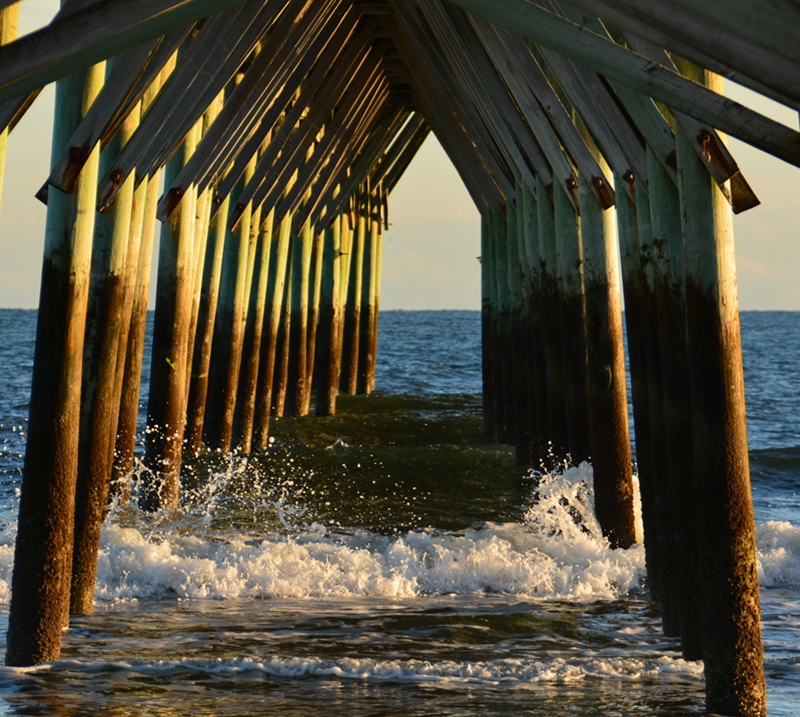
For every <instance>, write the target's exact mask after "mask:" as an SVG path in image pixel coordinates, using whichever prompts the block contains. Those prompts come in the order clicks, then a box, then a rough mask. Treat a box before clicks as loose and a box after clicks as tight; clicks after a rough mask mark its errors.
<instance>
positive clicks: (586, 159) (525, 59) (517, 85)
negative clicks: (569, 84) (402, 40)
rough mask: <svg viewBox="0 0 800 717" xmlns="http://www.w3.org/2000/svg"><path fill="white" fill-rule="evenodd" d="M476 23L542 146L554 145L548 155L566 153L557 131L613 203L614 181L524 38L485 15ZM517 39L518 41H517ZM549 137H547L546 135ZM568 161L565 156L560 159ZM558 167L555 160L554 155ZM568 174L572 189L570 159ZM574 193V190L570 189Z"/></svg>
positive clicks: (602, 197)
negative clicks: (486, 18)
mask: <svg viewBox="0 0 800 717" xmlns="http://www.w3.org/2000/svg"><path fill="white" fill-rule="evenodd" d="M474 22H475V27H476V30H477V31H478V33H479V35H480V38H481V40H482V41H483V42H484V45H485V46H486V49H487V50H488V52H489V54H490V56H491V57H492V60H493V62H494V63H495V65H496V67H497V69H498V71H499V72H500V73H501V74H502V75H503V79H504V80H505V81H506V84H507V85H508V87H509V90H510V91H511V93H512V95H513V96H514V99H515V100H516V102H517V104H518V106H519V107H520V108H521V109H522V111H523V112H524V113H525V116H526V118H527V119H528V122H529V124H531V127H532V128H534V131H536V135H537V137H538V138H539V141H540V143H541V144H542V147H543V148H546V147H551V149H550V153H548V158H551V156H552V155H555V158H556V159H557V158H558V155H562V156H563V149H562V148H561V145H560V143H559V139H558V137H556V132H558V135H559V137H560V138H561V140H562V141H563V142H564V144H565V146H566V148H567V151H568V152H569V153H570V155H571V156H572V159H573V161H574V162H575V163H576V165H577V167H578V169H579V170H580V171H581V172H583V173H584V174H585V175H586V176H588V177H591V184H590V186H591V187H592V188H593V189H592V191H594V192H595V195H596V196H597V199H598V201H599V202H600V203H601V204H602V205H603V207H604V208H605V209H608V208H609V207H611V206H613V205H614V190H613V185H612V184H611V182H610V181H609V179H608V178H607V177H605V176H604V174H603V171H602V170H601V169H600V165H599V164H598V163H597V160H596V159H595V158H594V156H593V155H592V153H591V151H590V150H589V148H588V147H587V146H586V142H585V141H584V140H583V138H582V137H581V136H580V135H579V134H578V131H577V129H576V128H575V125H574V124H572V120H571V119H570V118H569V116H568V115H567V112H566V110H565V109H564V107H563V105H562V104H561V102H560V101H559V99H558V97H557V96H556V94H555V92H554V91H553V89H552V87H550V85H549V83H548V82H547V78H546V77H545V75H544V73H543V72H542V70H541V68H540V67H539V66H538V64H536V60H534V58H533V56H532V55H531V54H530V52H529V51H528V49H527V47H525V44H524V42H523V41H522V38H520V37H519V36H518V35H514V33H509V32H508V31H506V30H500V29H498V31H495V28H494V26H492V25H491V24H490V23H488V22H487V21H486V20H484V19H483V18H475V21H474ZM517 40H518V42H517ZM545 138H548V139H545ZM561 161H562V162H565V160H563V159H562V160H561ZM551 164H552V166H553V168H554V170H555V168H556V166H557V165H556V163H555V162H554V161H553V160H552V159H551ZM567 171H568V174H566V176H561V177H560V178H561V181H562V183H563V185H564V187H566V188H567V190H568V191H569V189H570V186H571V185H573V183H574V182H573V180H574V179H575V173H574V172H573V170H572V167H571V166H570V165H569V164H568V163H567ZM570 194H572V192H570Z"/></svg>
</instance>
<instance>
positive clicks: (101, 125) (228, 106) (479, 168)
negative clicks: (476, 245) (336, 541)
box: [0, 0, 781, 717]
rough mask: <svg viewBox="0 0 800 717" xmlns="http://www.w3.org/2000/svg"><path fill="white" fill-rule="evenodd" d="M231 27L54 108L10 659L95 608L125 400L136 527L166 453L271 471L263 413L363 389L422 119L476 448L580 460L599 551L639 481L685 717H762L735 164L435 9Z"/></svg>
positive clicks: (322, 6) (648, 113) (82, 90)
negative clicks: (455, 255)
mask: <svg viewBox="0 0 800 717" xmlns="http://www.w3.org/2000/svg"><path fill="white" fill-rule="evenodd" d="M542 1H543V2H544V4H546V5H548V7H551V6H552V7H553V8H555V9H558V8H557V6H560V4H558V3H550V2H549V1H547V2H545V0H542ZM190 4H191V3H190ZM459 4H464V5H468V6H469V5H478V6H480V9H482V10H483V11H484V12H486V13H488V14H489V15H491V14H492V13H497V14H498V15H499V16H503V13H504V12H505V11H506V10H508V8H509V7H510V5H511V4H513V3H509V2H508V1H504V2H503V3H499V2H498V3H486V4H481V3H472V2H466V0H461V2H460V3H459ZM235 5H236V3H234V2H231V3H230V6H231V8H229V9H228V11H221V12H219V13H217V14H216V15H213V16H212V17H210V18H204V17H202V16H200V15H198V16H197V18H196V19H198V20H200V22H199V23H197V24H195V25H191V26H189V27H187V28H184V29H182V30H176V26H172V25H169V26H167V24H165V25H164V26H163V27H161V26H160V25H159V28H160V29H159V30H158V32H157V31H156V30H155V29H154V30H152V37H153V38H156V37H157V36H158V35H159V33H162V32H167V31H169V33H170V34H168V35H164V36H163V37H161V38H160V39H158V40H155V41H154V44H151V45H149V46H148V45H143V46H142V47H139V48H134V49H131V50H129V52H127V53H125V54H123V55H120V56H119V57H118V58H117V59H116V60H109V61H108V62H107V63H105V64H102V63H101V64H100V65H95V66H93V67H91V68H90V69H85V70H83V71H81V72H79V73H77V74H74V75H72V76H69V77H67V78H66V79H62V80H60V81H59V82H58V83H57V87H56V121H55V126H54V136H53V173H52V174H51V177H50V179H49V180H48V184H47V185H45V187H43V189H42V190H40V193H39V195H37V196H39V197H40V198H41V199H42V200H43V201H46V203H47V227H46V240H45V251H44V262H43V271H42V287H41V298H40V311H39V316H38V326H37V342H36V350H35V364H34V371H33V384H32V390H31V402H30V420H29V429H28V443H27V448H26V456H25V467H24V482H23V489H22V495H21V502H20V517H19V528H18V537H17V546H16V553H15V563H14V575H13V579H12V599H11V606H10V616H9V638H8V651H7V657H6V659H7V662H8V664H11V665H29V664H35V663H39V662H43V661H48V660H54V659H57V658H58V656H59V653H60V635H61V628H62V626H63V625H66V624H68V619H69V615H70V614H86V613H90V612H91V610H92V602H93V601H92V596H93V591H94V583H95V577H96V568H97V556H98V548H99V539H100V526H101V524H102V522H103V519H104V517H105V515H106V513H107V510H108V505H109V500H110V496H111V493H112V491H115V492H117V493H118V497H119V499H120V500H129V499H130V496H129V495H127V494H126V491H127V490H128V488H127V487H126V486H127V485H128V483H127V480H126V479H127V478H128V477H129V476H130V475H131V472H132V470H133V464H134V448H135V444H136V440H137V439H136V428H137V417H138V407H139V404H140V402H142V403H145V404H146V406H147V426H146V431H145V451H144V457H143V467H142V470H141V471H139V473H140V476H141V477H140V483H139V486H138V495H139V505H140V507H141V508H143V509H144V510H147V511H160V510H165V511H174V510H177V509H178V508H179V503H180V487H181V486H180V478H181V468H182V462H183V458H184V456H187V455H189V456H195V455H198V454H199V453H200V452H201V451H202V450H206V449H210V450H213V451H218V452H220V453H223V454H227V453H231V452H238V453H240V454H248V453H251V452H254V451H260V450H263V449H264V448H265V447H266V446H267V444H268V440H269V429H270V421H271V420H272V418H273V417H277V416H284V415H289V416H305V415H307V414H309V413H310V411H311V409H312V405H313V407H314V410H315V412H316V414H317V415H321V416H324V415H330V414H332V413H333V412H334V411H335V404H336V396H337V394H338V393H340V392H345V393H351V394H352V393H370V392H371V391H372V390H373V388H374V379H375V360H376V353H377V323H378V311H379V296H380V274H381V247H382V231H383V229H384V228H385V226H386V225H387V196H388V194H389V193H390V192H391V190H392V189H393V187H394V186H395V185H396V183H397V181H398V180H399V178H400V176H401V175H402V173H403V171H404V170H405V168H406V167H407V166H408V164H409V163H410V161H411V160H412V159H413V157H414V155H415V153H416V151H417V150H418V149H419V147H420V145H421V143H422V141H424V139H425V136H426V135H427V133H428V131H429V129H428V126H429V124H430V127H431V128H432V129H433V130H434V131H435V132H436V134H437V136H438V138H439V139H440V141H441V143H442V146H443V147H444V148H445V150H446V151H447V153H448V155H449V156H450V158H451V159H452V161H453V163H454V164H455V166H456V168H457V169H458V171H459V173H460V175H461V177H462V179H463V180H464V182H465V185H466V187H467V189H468V191H469V192H470V194H471V196H472V198H473V200H474V201H475V204H476V206H477V207H478V208H479V210H480V213H481V229H482V239H481V242H482V248H481V266H482V282H481V289H482V338H483V357H482V361H483V364H482V367H483V378H484V390H483V394H484V419H485V421H484V424H485V431H486V434H487V436H490V437H491V438H492V439H493V440H496V441H497V442H498V443H500V444H507V445H512V446H514V451H515V454H516V458H517V462H518V463H519V464H520V465H521V466H525V467H534V468H545V469H548V470H549V469H553V468H554V467H558V466H564V465H568V464H570V463H571V464H575V465H577V464H580V463H582V462H583V461H588V462H590V463H591V465H592V468H593V480H594V495H595V509H596V513H597V517H598V521H599V523H600V525H601V528H602V530H603V533H604V535H605V537H606V538H607V540H608V542H609V545H610V546H611V547H614V548H623V549H624V548H628V547H630V546H631V545H633V544H634V542H636V540H637V536H636V534H635V521H634V509H633V504H634V500H633V499H634V480H633V473H632V455H635V457H636V462H637V466H638V480H639V487H640V493H641V502H642V520H643V525H644V541H645V549H646V564H647V588H648V589H649V592H650V595H651V598H652V599H653V600H654V601H655V602H656V603H657V604H658V605H659V607H660V610H661V614H662V618H663V627H664V632H665V633H666V634H667V635H668V636H670V637H675V638H678V639H680V642H681V646H682V649H683V652H684V655H685V656H686V657H687V658H690V659H700V658H702V659H703V660H704V662H705V674H706V683H707V707H708V709H709V711H711V712H716V713H722V714H737V715H740V714H741V715H747V716H748V717H749V716H750V715H753V716H756V715H758V716H760V715H763V714H765V710H766V706H765V705H766V702H765V694H764V673H763V665H762V662H763V650H762V646H761V638H760V628H759V619H760V614H759V600H758V583H757V576H756V562H755V529H754V521H753V513H752V500H751V497H750V486H749V467H748V456H747V437H746V425H745V412H744V391H743V379H742V363H741V346H740V338H739V320H738V308H737V297H736V279H735V267H734V254H733V237H732V231H731V217H730V214H731V209H730V206H729V201H733V202H734V203H735V202H736V201H740V202H741V196H739V199H737V198H736V196H735V194H736V193H735V192H733V191H731V192H730V193H729V195H728V196H726V195H725V194H724V192H723V189H722V188H721V185H722V186H723V187H724V186H726V185H725V182H726V181H727V180H729V179H730V178H731V177H733V176H735V174H736V172H737V171H738V169H737V168H736V165H735V162H734V161H733V159H732V158H730V157H729V155H727V154H726V152H727V150H725V148H724V145H723V144H722V142H721V140H720V138H719V137H718V136H717V134H716V132H715V130H714V129H713V128H712V127H710V126H706V125H703V124H700V123H699V122H698V121H697V120H693V119H691V118H689V117H687V116H686V115H681V114H680V113H679V112H673V111H672V110H670V109H669V108H667V107H663V108H656V106H655V105H654V104H653V103H652V102H650V100H649V99H648V98H647V97H644V96H641V95H637V94H636V92H634V91H633V90H631V89H630V88H626V86H621V85H619V84H617V83H616V82H615V81H612V79H613V78H612V79H609V77H610V76H607V78H606V80H602V79H601V78H600V77H599V76H598V75H595V74H594V73H593V72H590V71H589V70H587V69H585V68H582V67H578V66H577V65H572V64H570V63H569V62H568V61H566V60H565V59H564V57H560V56H559V55H557V54H556V53H554V52H552V51H550V50H548V49H546V48H542V47H537V48H532V47H531V46H529V45H526V44H525V41H524V40H523V39H522V37H520V36H519V35H517V34H516V33H515V32H512V31H509V30H504V29H502V28H501V27H499V26H492V25H491V23H489V22H488V21H486V20H484V19H482V18H480V17H478V16H475V15H471V14H467V13H464V12H463V11H461V10H457V9H456V8H455V7H454V6H452V5H449V4H447V5H444V4H442V3H440V2H439V1H438V0H390V2H388V4H387V3H355V4H350V3H342V2H338V1H337V0H326V1H325V2H313V3H312V2H307V0H293V1H292V2H291V3H288V4H287V3H281V2H278V1H277V0H267V1H266V2H263V3H259V2H249V3H240V6H236V7H234V6H235ZM501 6H502V7H501ZM103 7H105V5H104V6H103ZM287 7H288V8H289V10H286V8H287ZM534 7H535V6H533V5H532V4H531V3H520V6H519V7H518V8H517V10H519V11H520V13H519V16H520V17H522V16H523V15H524V16H525V17H527V18H528V19H530V17H532V16H531V13H534V12H535V13H539V14H541V12H542V11H541V9H539V10H535V9H533V8H534ZM12 8H16V5H13V6H12ZM498 8H499V9H498ZM73 10H74V7H72V6H71V4H69V3H67V4H66V5H65V10H64V14H65V16H66V15H68V14H69V12H72V11H73ZM523 11H524V12H523ZM9 12H14V11H13V10H11V9H9V8H4V9H3V10H2V11H0V25H2V26H3V27H5V25H3V23H4V22H5V21H6V20H7V19H8V17H7V16H8V13H9ZM187 12H188V11H187ZM560 12H564V14H565V17H571V18H572V20H574V21H575V22H580V23H581V24H583V25H585V26H586V27H588V28H590V29H591V30H592V32H594V33H595V35H594V36H591V35H590V33H588V32H584V33H582V35H581V37H582V38H583V39H582V40H581V41H579V42H578V43H577V45H578V46H579V47H577V49H576V47H575V46H571V45H570V46H568V47H566V50H565V51H567V50H568V51H570V52H572V53H573V54H576V55H578V56H582V55H581V48H582V47H583V42H584V41H585V42H587V43H595V44H597V43H598V42H600V44H601V46H602V47H603V48H604V50H609V46H610V45H613V46H614V47H615V48H616V49H615V51H617V52H618V51H619V49H620V48H621V45H615V44H614V43H615V42H616V41H615V40H613V38H611V37H610V36H609V37H605V35H604V33H605V34H608V33H607V32H606V30H605V29H604V28H603V27H602V26H600V25H599V21H597V19H596V18H595V19H592V18H590V17H589V16H587V15H582V14H581V13H577V15H576V12H577V11H575V9H574V8H573V9H571V10H570V9H569V8H562V10H561V11H560ZM529 16H530V17H529ZM87 17H88V15H87ZM165 17H166V16H165ZM187 17H188V15H187ZM192 17H194V16H192ZM516 17H517V16H516V15H515V16H514V18H516ZM553 17H555V16H553ZM553 17H547V16H541V17H540V18H539V20H537V22H542V23H545V22H546V23H551V24H552V23H554V22H555V23H556V24H555V25H553V28H554V31H555V30H558V28H559V27H561V26H563V23H564V22H565V20H563V19H562V20H558V21H555V20H553ZM376 18H377V19H376ZM116 21H119V22H121V23H123V25H124V22H127V21H126V20H125V19H124V18H123V19H119V18H118V19H117V20H116ZM142 22H143V23H153V25H154V26H155V25H157V24H159V23H161V22H162V20H160V19H158V18H149V19H142ZM163 22H164V23H167V20H163ZM526 22H527V20H526ZM558 23H562V25H559V24H558ZM505 24H506V26H510V27H512V28H514V27H515V26H516V25H515V22H514V21H511V22H509V21H508V20H506V23H505ZM538 27H539V25H535V26H534V25H531V24H530V22H527V25H526V28H527V32H528V33H529V34H533V35H536V34H537V32H539V30H537V28H538ZM123 29H124V28H123ZM142 32H143V31H142ZM556 34H557V33H556ZM554 36H555V35H554ZM592 37H594V39H592ZM7 39H8V38H7V37H6V36H5V30H3V37H2V38H0V40H2V41H5V40H7ZM267 40H268V41H267ZM628 42H631V43H636V40H635V37H631V38H628ZM603 43H605V44H603ZM609 44H610V45H609ZM568 45H569V43H568ZM126 47H128V48H129V47H130V46H129V45H127V46H126ZM178 48H180V50H179V52H178V53H177V55H176V54H175V50H178ZM639 49H641V51H642V52H643V53H644V54H645V55H647V54H648V53H654V54H655V55H656V56H657V57H656V60H657V61H658V62H666V63H667V65H669V66H670V67H672V68H673V69H675V70H677V67H676V66H675V65H674V64H673V63H672V60H671V59H670V58H666V59H664V58H662V57H660V56H659V55H658V51H657V50H658V49H657V48H656V50H653V49H652V48H648V47H647V46H646V45H643V46H640V47H639ZM661 52H662V53H663V51H661ZM103 56H105V55H103ZM614 57H616V55H614ZM92 61H93V62H94V61H97V58H95V59H94V60H92ZM539 63H541V65H542V67H544V68H545V69H546V72H544V71H543V69H542V67H540V64H539ZM612 64H613V63H612ZM79 65H80V63H77V62H76V64H75V65H74V67H77V66H79ZM84 66H85V63H84ZM74 67H73V68H72V69H70V70H69V71H73V69H74ZM654 67H657V65H656V64H654V63H651V64H649V65H648V70H647V73H646V74H647V75H648V78H649V77H650V69H652V68H654ZM611 69H612V70H613V69H614V68H613V67H612V68H611ZM662 69H669V68H662ZM681 69H682V71H683V72H684V74H685V75H688V76H689V77H690V78H691V79H693V80H696V82H695V83H691V82H689V80H687V79H686V77H681V76H680V75H679V74H678V73H677V71H676V72H673V73H672V74H673V75H674V77H673V76H672V75H670V82H671V83H678V84H676V85H675V86H676V87H679V88H682V89H683V90H684V91H686V92H687V93H689V94H691V96H692V97H695V99H696V100H697V102H698V103H699V104H698V105H697V106H698V107H700V109H703V106H704V105H703V102H701V100H703V98H704V97H705V98H706V99H708V98H707V96H705V95H697V89H696V87H697V86H698V85H701V84H705V85H707V86H708V85H713V84H714V82H715V81H716V80H715V79H714V78H713V77H711V76H709V75H708V73H705V72H700V71H698V70H697V68H696V67H693V66H690V65H688V64H687V65H686V67H682V68H681ZM670 72H672V70H670ZM612 75H613V73H612ZM59 76H63V73H62V75H59ZM104 79H105V80H106V82H105V84H104ZM679 80H680V81H682V82H683V83H684V84H680V83H679V82H678V81H679ZM551 83H552V86H551ZM690 85H691V87H689V86H690ZM634 86H637V87H639V88H640V90H641V88H642V87H643V85H642V84H641V83H640V84H638V85H636V84H635V83H634ZM670 86H672V85H670ZM648 87H649V85H648ZM554 88H556V89H554ZM653 89H658V87H655V86H654V88H653ZM671 96H672V98H673V100H680V98H679V97H676V96H675V95H674V94H672V95H671ZM33 97H34V98H35V94H34V95H33ZM98 97H102V98H103V99H102V100H98V101H97V102H96V101H95V100H96V99H97V98H98ZM31 101H32V100H31ZM12 104H13V103H12ZM685 104H686V103H683V105H684V106H685ZM712 104H713V103H712ZM562 105H563V106H562ZM8 107H9V105H7V104H6V105H3V107H2V108H0V110H2V112H7V111H8ZM22 107H23V104H20V105H19V107H17V109H16V110H14V111H15V112H17V113H18V112H20V111H24V109H20V108H22ZM692 107H695V105H692ZM726 107H727V106H726ZM12 109H14V108H13V107H12ZM728 109H730V107H728ZM706 110H707V107H706ZM220 118H222V119H220ZM423 118H424V119H423ZM737 126H738V125H737ZM739 129H740V131H741V127H739ZM767 129H769V127H768V128H767ZM772 130H774V128H772ZM772 130H770V131H772ZM748 136H750V135H748ZM770 136H772V135H770ZM754 141H755V140H754ZM4 142H5V134H3V135H0V153H1V152H2V150H3V147H4ZM780 144H781V143H780V142H777V143H773V145H774V146H778V145H780ZM773 145H770V146H773ZM606 162H607V163H608V164H606ZM722 165H725V167H727V169H725V168H724V167H722ZM721 167H722V169H721ZM723 169H724V171H723ZM612 177H613V185H614V186H613V187H612V186H611V185H612V180H611V178H612ZM738 182H739V183H738V185H737V187H738V190H737V191H739V192H740V194H741V192H742V191H743V189H742V182H743V179H742V178H741V176H739V180H738ZM162 183H163V186H164V187H165V191H164V194H163V196H160V194H161V189H160V187H161V184H162ZM744 184H745V185H746V183H744ZM615 190H616V191H615ZM732 196H733V199H731V197H732ZM747 201H750V202H751V203H750V204H749V206H752V198H749V199H747ZM755 201H757V200H755ZM615 205H616V209H614V208H613V207H614V206H615ZM157 219H158V220H161V225H160V227H161V228H160V232H157V231H156V228H157V226H159V225H158V222H157ZM157 236H158V249H159V251H158V257H159V258H158V266H157V268H156V270H157V285H156V287H155V293H156V309H155V316H154V325H153V345H152V354H151V364H150V367H149V386H150V390H149V394H148V395H147V396H140V386H141V376H142V362H143V356H144V343H145V341H144V337H145V326H146V319H147V296H148V292H149V281H150V276H151V261H152V257H153V255H154V251H153V250H154V245H155V242H156V237H157ZM620 283H621V284H622V286H620ZM623 293H624V297H625V306H626V311H625V315H624V320H625V322H626V324H627V356H628V359H629V365H630V369H631V376H630V378H631V387H632V404H633V405H632V409H633V415H634V423H635V441H634V442H633V446H632V442H631V435H630V430H629V426H628V402H627V398H626V376H625V356H626V347H625V345H624V340H623V312H622V294H623Z"/></svg>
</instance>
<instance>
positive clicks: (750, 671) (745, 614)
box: [676, 80, 767, 717]
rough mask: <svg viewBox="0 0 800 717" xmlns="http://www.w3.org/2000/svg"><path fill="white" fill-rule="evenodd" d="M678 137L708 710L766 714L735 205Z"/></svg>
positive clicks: (754, 716) (752, 716)
mask: <svg viewBox="0 0 800 717" xmlns="http://www.w3.org/2000/svg"><path fill="white" fill-rule="evenodd" d="M714 84H719V85H721V80H718V81H715V82H714ZM713 89H718V90H719V89H721V87H719V86H717V87H713ZM676 135H677V136H676V142H677V154H678V180H679V188H680V200H681V217H682V225H683V236H684V242H685V251H686V306H687V315H688V317H689V321H688V335H689V343H688V345H689V370H690V376H691V391H692V408H693V437H694V442H693V446H694V466H695V473H694V475H695V505H696V516H697V529H698V551H699V556H700V574H701V575H702V576H703V591H702V596H701V605H702V610H703V659H704V661H705V678H706V709H707V710H708V711H709V712H712V713H718V714H729V715H743V716H744V717H761V716H762V715H766V713H767V703H766V686H765V679H764V651H763V646H762V642H761V625H760V621H761V609H760V603H759V587H758V575H757V565H756V544H755V522H754V518H753V502H752V496H751V491H750V465H749V459H748V450H747V422H746V415H745V396H744V374H743V369H742V346H741V336H740V327H739V306H738V296H737V289H736V263H735V256H734V246H733V226H732V216H731V209H730V205H729V204H728V202H727V200H726V199H725V197H724V196H723V194H722V191H721V190H720V189H719V187H718V186H717V184H716V183H715V182H714V180H713V179H712V178H711V177H710V176H709V174H708V170H707V169H706V168H705V166H704V165H703V162H702V160H701V159H700V158H699V157H698V156H697V154H696V152H695V151H694V149H693V148H692V147H691V145H690V143H689V141H688V140H687V139H686V137H685V136H684V135H683V134H682V132H681V131H680V130H678V131H677V132H676Z"/></svg>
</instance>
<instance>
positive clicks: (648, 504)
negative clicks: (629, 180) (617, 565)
mask: <svg viewBox="0 0 800 717" xmlns="http://www.w3.org/2000/svg"><path fill="white" fill-rule="evenodd" d="M616 181H617V184H619V183H620V182H624V181H625V180H624V179H622V178H621V177H617V178H616ZM635 186H636V191H635V196H636V198H637V203H636V204H635V203H634V202H633V201H632V200H631V199H630V197H629V196H628V195H627V193H621V194H618V195H617V228H618V232H619V244H620V256H621V260H622V262H621V263H622V286H623V290H624V292H625V324H626V328H627V338H628V357H629V362H630V369H631V394H632V399H633V425H634V437H635V442H636V467H637V475H638V478H639V493H640V497H641V501H642V524H643V527H644V547H645V564H646V567H647V588H648V590H649V591H650V597H651V598H652V599H653V600H658V534H657V531H656V523H655V521H656V516H655V502H654V501H655V498H654V487H653V481H654V475H653V465H652V460H653V459H652V455H651V448H650V414H649V407H648V372H647V368H648V367H647V339H646V335H647V331H648V315H647V302H648V295H647V286H646V281H647V280H646V278H645V275H644V268H643V266H642V262H643V258H642V254H641V251H640V247H639V226H638V221H639V220H638V211H637V204H638V202H641V203H642V204H643V206H644V207H645V208H646V211H647V213H648V214H649V199H648V196H647V194H646V193H645V192H644V188H643V187H642V185H641V184H637V185H635ZM622 194H625V196H622Z"/></svg>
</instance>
